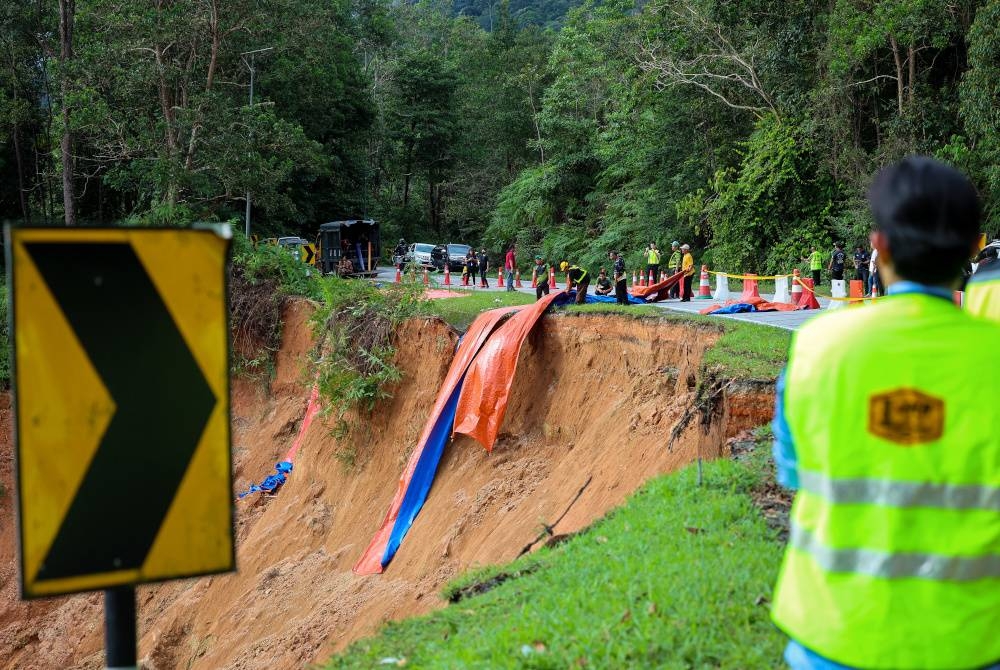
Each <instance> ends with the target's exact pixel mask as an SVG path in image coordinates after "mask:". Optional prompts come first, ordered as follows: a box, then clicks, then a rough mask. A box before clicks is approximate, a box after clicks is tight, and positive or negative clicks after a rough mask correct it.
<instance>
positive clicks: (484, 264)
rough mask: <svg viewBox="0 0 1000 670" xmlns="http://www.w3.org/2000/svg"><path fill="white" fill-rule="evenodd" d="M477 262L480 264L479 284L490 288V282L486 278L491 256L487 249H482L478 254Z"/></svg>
mask: <svg viewBox="0 0 1000 670" xmlns="http://www.w3.org/2000/svg"><path fill="white" fill-rule="evenodd" d="M476 263H477V265H478V266H479V285H480V286H481V287H482V288H489V287H490V282H489V281H488V280H487V279H486V273H487V272H488V271H489V269H490V257H489V256H488V255H487V254H486V249H485V248H484V249H480V250H479V255H478V256H476Z"/></svg>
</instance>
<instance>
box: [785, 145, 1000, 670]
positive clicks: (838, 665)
mask: <svg viewBox="0 0 1000 670" xmlns="http://www.w3.org/2000/svg"><path fill="white" fill-rule="evenodd" d="M868 199H869V204H870V206H871V211H872V214H873V217H874V220H875V230H874V232H873V233H872V234H871V244H872V248H873V253H872V255H873V256H875V263H876V265H877V271H878V273H879V275H880V277H881V281H882V282H883V283H884V284H885V287H886V294H887V297H886V298H885V299H883V300H879V301H877V302H876V303H875V304H874V305H872V306H870V307H868V308H866V309H845V310H836V311H832V312H827V313H825V314H822V315H820V316H817V317H815V318H814V319H812V320H811V321H809V322H808V323H807V324H805V326H803V328H802V329H801V330H800V331H799V332H798V333H797V334H796V335H795V337H794V338H793V341H792V345H791V351H790V354H789V360H788V365H787V367H786V369H785V371H784V373H783V374H782V376H781V378H780V379H779V382H778V386H777V398H776V403H775V405H776V406H775V418H774V422H773V429H774V437H775V444H774V460H775V464H776V466H777V477H778V481H779V482H780V483H781V484H783V485H784V486H786V487H789V488H792V489H795V490H797V493H796V497H795V502H794V504H793V506H792V510H791V519H790V536H789V540H788V546H787V548H786V550H785V557H784V561H783V564H782V567H781V571H780V574H779V576H778V581H777V585H776V587H775V590H774V594H773V605H772V608H771V614H772V617H773V619H774V621H775V622H776V623H777V625H778V627H779V628H781V629H782V630H783V631H784V632H785V633H787V634H788V636H789V638H790V642H789V643H788V646H787V647H786V650H785V660H786V662H787V663H788V665H789V666H790V667H791V668H793V669H794V670H815V669H817V668H819V669H823V670H845V669H852V668H896V669H900V670H911V669H917V668H925V669H930V670H937V669H945V668H949V669H953V670H954V669H959V668H979V669H989V670H1000V635H998V634H997V632H998V631H1000V430H997V414H996V404H997V399H998V398H1000V374H997V370H1000V262H997V261H995V260H993V259H995V258H996V251H993V252H988V253H986V254H985V255H984V254H982V253H981V254H980V258H979V267H978V269H977V270H976V272H975V274H974V275H972V278H971V279H970V280H969V282H968V284H967V285H966V287H965V288H966V290H965V309H961V308H959V307H957V306H956V305H955V304H954V301H953V290H954V289H955V288H956V287H957V286H958V284H959V282H960V280H961V276H962V274H963V269H964V267H965V265H966V263H967V262H968V259H969V258H970V254H971V253H974V252H975V251H976V250H978V246H979V239H978V238H979V230H980V224H981V217H982V206H981V204H980V200H979V197H978V195H977V193H976V190H975V188H974V187H973V185H972V183H971V182H970V181H969V180H968V179H967V178H966V177H965V175H963V174H962V173H960V172H958V171H957V170H955V169H953V168H951V167H949V166H947V165H944V164H943V163H940V162H938V161H936V160H934V159H932V158H926V157H919V156H916V157H910V158H906V159H904V160H902V161H900V162H899V163H896V164H894V165H891V166H889V167H887V168H885V169H883V170H882V171H881V172H880V173H879V174H878V176H877V177H876V178H875V180H874V183H873V185H872V187H871V190H870V191H869V194H868ZM996 246H1000V245H996ZM991 247H993V245H991ZM837 249H840V250H842V247H840V246H838V247H837ZM984 261H985V263H984ZM869 262H870V261H869ZM983 317H986V318H983Z"/></svg>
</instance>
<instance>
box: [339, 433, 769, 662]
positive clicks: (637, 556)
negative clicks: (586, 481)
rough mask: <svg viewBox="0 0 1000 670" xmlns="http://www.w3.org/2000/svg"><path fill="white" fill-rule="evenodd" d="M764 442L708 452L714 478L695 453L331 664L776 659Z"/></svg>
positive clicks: (465, 580)
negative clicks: (758, 498) (581, 527)
mask: <svg viewBox="0 0 1000 670" xmlns="http://www.w3.org/2000/svg"><path fill="white" fill-rule="evenodd" d="M765 454H766V449H764V448H763V447H758V451H757V453H756V455H755V456H753V458H751V459H749V460H748V461H746V462H741V463H735V462H732V461H715V462H710V463H706V464H705V465H704V481H703V484H702V486H698V485H697V484H696V481H697V479H696V472H695V468H694V467H690V468H687V469H684V470H681V471H679V472H676V473H674V474H671V475H667V476H666V477H661V478H659V479H656V480H654V481H652V482H650V483H649V484H647V485H646V486H645V487H643V488H642V489H641V490H640V491H639V492H638V493H636V494H635V495H634V496H632V497H631V498H630V499H629V501H628V502H627V503H626V504H625V505H624V506H623V507H622V508H620V509H618V510H616V511H614V512H613V513H612V514H610V515H609V516H608V517H607V518H605V519H604V520H602V521H599V522H598V523H596V524H595V525H594V526H592V527H591V528H589V529H588V530H586V531H585V532H583V533H581V534H579V535H577V536H575V537H573V538H572V539H570V540H569V541H567V542H566V543H564V544H561V545H559V546H557V547H555V548H552V549H542V550H540V551H538V552H536V553H535V554H532V555H530V556H526V557H524V558H521V559H518V560H517V561H514V562H513V563H512V564H510V565H507V566H499V567H494V568H485V569H482V570H479V571H477V572H476V573H474V574H472V575H468V576H463V577H461V578H459V580H458V581H456V582H455V583H454V584H453V585H451V586H449V587H447V588H446V589H445V594H447V595H451V594H454V593H455V592H456V591H457V590H458V589H462V588H465V589H466V590H468V588H467V587H469V586H471V585H473V584H476V583H479V584H490V585H491V586H493V588H491V589H489V590H487V591H486V592H485V593H484V594H483V595H478V596H473V597H469V598H466V599H463V600H462V601H461V602H460V603H458V604H456V605H452V606H449V607H446V608H444V609H442V610H439V611H437V612H435V613H433V614H431V615H428V616H424V617H419V618H414V619H408V620H405V621H400V622H395V623H390V624H388V625H386V626H385V627H384V628H383V629H382V631H381V632H380V633H379V635H377V636H376V637H374V638H371V639H366V640H361V641H359V642H356V643H355V644H354V645H352V646H351V647H350V648H348V650H347V651H346V652H344V653H343V654H341V655H338V656H336V657H334V658H332V659H331V660H330V661H329V663H328V665H327V666H326V667H327V668H330V669H331V670H333V669H347V668H370V667H373V666H375V665H377V664H379V663H380V662H382V663H384V661H383V659H387V658H394V659H406V660H405V664H406V665H407V666H408V667H409V666H412V667H419V668H457V667H491V668H565V667H576V666H579V667H588V668H630V667H637V668H638V667H658V668H705V667H723V668H753V669H758V668H777V667H779V664H780V658H781V647H782V645H783V644H784V637H783V635H782V634H781V633H780V631H778V630H777V629H776V628H775V627H774V626H773V625H772V624H771V622H770V619H769V614H768V607H767V602H768V600H769V598H770V596H771V588H772V584H773V583H774V580H775V577H776V575H777V572H778V567H779V564H780V559H781V552H782V546H781V544H780V543H779V542H777V541H776V540H775V536H774V531H772V530H770V529H768V528H767V526H766V525H765V523H764V520H763V519H762V517H761V515H760V513H759V511H758V510H757V509H756V508H755V507H754V504H753V501H752V498H751V492H752V491H753V490H754V488H755V487H757V486H759V485H761V484H762V483H763V481H764V478H765V477H766V476H767V475H766V468H765V465H764V458H765V456H764V455H765ZM595 586H599V591H600V593H599V594H598V593H595ZM692 631H697V634H692ZM402 663H403V662H402V661H401V662H400V663H399V664H402Z"/></svg>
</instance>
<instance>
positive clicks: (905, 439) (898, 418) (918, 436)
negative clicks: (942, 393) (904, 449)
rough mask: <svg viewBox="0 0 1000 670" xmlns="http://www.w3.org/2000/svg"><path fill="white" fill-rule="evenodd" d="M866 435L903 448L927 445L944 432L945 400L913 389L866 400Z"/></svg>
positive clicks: (879, 395)
mask: <svg viewBox="0 0 1000 670" xmlns="http://www.w3.org/2000/svg"><path fill="white" fill-rule="evenodd" d="M868 432H869V433H871V434H872V435H875V436H876V437H881V438H882V439H884V440H889V441H890V442H895V443H896V444H902V445H906V446H912V445H917V444H926V443H927V442H933V441H935V440H938V439H940V438H941V434H942V433H943V432H944V401H943V400H940V399H938V398H935V397H933V396H929V395H927V394H926V393H923V392H921V391H917V390H916V389H905V388H903V389H895V390H893V391H889V392H887V393H880V394H878V395H873V396H872V397H871V398H869V399H868Z"/></svg>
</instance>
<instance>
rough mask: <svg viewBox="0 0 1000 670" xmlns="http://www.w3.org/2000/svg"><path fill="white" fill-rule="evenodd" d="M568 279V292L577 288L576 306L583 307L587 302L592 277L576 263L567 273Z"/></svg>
mask: <svg viewBox="0 0 1000 670" xmlns="http://www.w3.org/2000/svg"><path fill="white" fill-rule="evenodd" d="M566 277H567V278H568V279H569V286H567V287H566V290H567V291H568V290H569V289H571V288H573V287H574V286H575V287H576V304H577V305H582V304H583V303H585V302H586V301H587V289H589V288H590V275H589V274H588V273H587V271H586V270H585V269H583V268H581V267H580V266H579V265H576V264H575V263H574V264H573V265H570V266H569V270H567V271H566Z"/></svg>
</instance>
